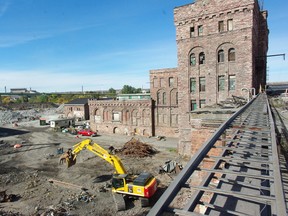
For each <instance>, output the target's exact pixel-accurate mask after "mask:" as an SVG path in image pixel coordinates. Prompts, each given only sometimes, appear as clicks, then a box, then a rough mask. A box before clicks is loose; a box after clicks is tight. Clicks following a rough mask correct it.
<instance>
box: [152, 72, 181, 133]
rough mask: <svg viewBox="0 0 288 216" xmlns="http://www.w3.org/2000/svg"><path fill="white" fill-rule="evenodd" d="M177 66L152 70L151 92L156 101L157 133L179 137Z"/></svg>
mask: <svg viewBox="0 0 288 216" xmlns="http://www.w3.org/2000/svg"><path fill="white" fill-rule="evenodd" d="M177 75H178V74H177V68H168V69H159V70H151V71H150V83H151V84H150V94H151V98H153V100H154V101H155V107H154V114H155V135H161V136H169V137H178V132H179V131H178V115H179V113H178V112H179V111H178V77H177Z"/></svg>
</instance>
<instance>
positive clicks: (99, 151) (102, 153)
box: [68, 139, 127, 174]
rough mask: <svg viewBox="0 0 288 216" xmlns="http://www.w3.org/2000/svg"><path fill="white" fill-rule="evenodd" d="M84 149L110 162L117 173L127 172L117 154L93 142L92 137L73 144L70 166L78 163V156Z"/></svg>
mask: <svg viewBox="0 0 288 216" xmlns="http://www.w3.org/2000/svg"><path fill="white" fill-rule="evenodd" d="M83 149H87V150H89V151H91V152H93V153H94V154H96V155H97V156H99V157H101V158H102V159H104V160H105V161H107V162H108V163H110V164H111V165H112V166H113V167H114V169H115V173H116V174H126V173H127V172H126V170H125V168H124V166H123V164H122V162H121V160H120V159H119V158H118V157H117V156H116V155H113V154H110V153H109V152H108V151H107V150H106V149H104V148H102V147H101V146H100V145H98V144H97V143H92V140H91V139H85V140H83V141H81V142H79V143H77V144H76V145H74V146H73V151H72V157H70V158H71V159H70V161H69V162H68V167H69V165H70V166H72V165H74V164H75V163H76V157H77V155H78V154H79V153H80V152H81V151H82V150H83Z"/></svg>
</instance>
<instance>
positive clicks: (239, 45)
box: [174, 0, 268, 154]
mask: <svg viewBox="0 0 288 216" xmlns="http://www.w3.org/2000/svg"><path fill="white" fill-rule="evenodd" d="M174 22H175V26H176V42H177V47H178V54H177V55H178V68H177V71H178V100H179V103H178V105H179V107H178V109H179V117H178V118H179V119H178V121H179V122H178V123H179V133H180V134H179V137H180V142H179V150H180V153H184V152H186V153H187V154H189V152H191V148H192V147H191V146H192V145H193V144H192V145H191V125H190V118H191V115H190V112H191V111H193V110H195V109H198V108H202V107H205V105H212V104H216V103H219V102H220V101H223V100H225V99H226V98H229V97H232V95H236V96H242V95H243V91H242V89H243V88H246V89H251V88H255V90H256V91H257V90H258V89H259V86H260V85H262V86H264V85H265V83H266V54H267V50H268V27H267V12H266V11H260V8H259V5H258V1H257V0H241V1H239V0H197V1H195V3H192V4H188V5H184V6H181V7H177V8H175V9H174Z"/></svg>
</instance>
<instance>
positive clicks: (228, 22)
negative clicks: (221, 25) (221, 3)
mask: <svg viewBox="0 0 288 216" xmlns="http://www.w3.org/2000/svg"><path fill="white" fill-rule="evenodd" d="M227 30H228V31H232V30H233V19H228V20H227Z"/></svg>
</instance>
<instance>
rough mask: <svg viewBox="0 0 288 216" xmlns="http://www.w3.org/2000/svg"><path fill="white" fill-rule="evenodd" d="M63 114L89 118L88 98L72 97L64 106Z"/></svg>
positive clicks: (69, 116) (79, 118)
mask: <svg viewBox="0 0 288 216" xmlns="http://www.w3.org/2000/svg"><path fill="white" fill-rule="evenodd" d="M64 115H65V116H66V117H67V118H75V119H77V120H89V106H88V98H77V99H74V100H72V101H70V102H68V103H66V104H65V106H64Z"/></svg>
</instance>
